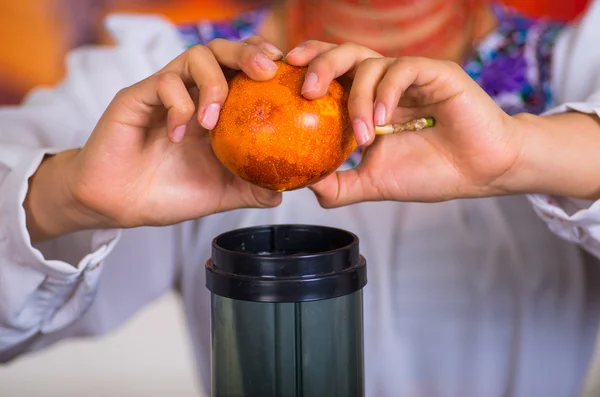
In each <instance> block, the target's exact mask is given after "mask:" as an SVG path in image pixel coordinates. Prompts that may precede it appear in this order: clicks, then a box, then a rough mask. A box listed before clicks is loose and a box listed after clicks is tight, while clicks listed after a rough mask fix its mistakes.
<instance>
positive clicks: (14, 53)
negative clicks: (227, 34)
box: [0, 0, 588, 397]
mask: <svg viewBox="0 0 600 397" xmlns="http://www.w3.org/2000/svg"><path fill="white" fill-rule="evenodd" d="M260 2H261V0H245V1H239V0H238V1H234V0H19V1H16V0H14V1H13V0H0V37H2V38H3V39H2V40H0V104H15V103H18V102H19V101H20V100H21V99H22V98H23V96H24V95H25V94H26V93H27V92H28V91H29V90H30V89H31V88H32V87H34V86H38V85H52V84H54V83H56V82H57V81H58V80H60V78H61V77H62V75H63V73H64V57H65V54H66V53H67V52H68V51H69V50H70V49H72V48H74V47H77V46H81V45H84V44H91V43H105V42H106V41H105V36H104V34H103V31H102V22H101V21H102V19H103V17H104V16H105V15H106V14H109V13H113V12H134V13H153V14H163V15H165V16H166V17H168V18H170V19H172V20H173V21H174V22H186V21H194V20H198V19H203V18H209V19H219V18H224V17H228V16H230V15H233V14H235V13H237V12H239V11H241V10H242V9H243V8H250V7H253V6H256V5H257V4H258V3H260ZM504 2H505V3H506V4H508V5H511V6H514V7H516V8H518V9H520V10H521V11H523V12H525V13H527V14H530V15H534V16H550V17H553V18H557V19H562V20H572V19H574V18H577V17H578V15H580V13H581V12H582V11H583V10H584V8H585V6H586V4H587V3H588V0H569V1H560V2H559V1H554V2H550V1H547V2H541V1H538V0H504ZM191 354H192V352H191V349H190V348H189V345H188V337H187V334H186V329H185V321H184V319H183V315H182V312H181V309H180V307H179V301H178V298H177V296H175V295H174V294H169V295H166V296H164V297H162V298H161V299H160V300H158V301H156V302H154V303H153V304H152V305H150V306H148V307H147V308H146V309H145V310H144V311H142V312H141V313H139V314H138V315H137V316H135V317H134V318H133V319H132V320H131V321H129V322H128V323H127V324H126V325H125V326H124V327H122V328H121V329H119V330H117V331H116V332H113V333H111V334H110V335H107V336H105V337H102V338H97V339H91V340H77V341H69V342H68V343H61V344H58V345H56V346H54V347H52V348H49V349H47V350H44V351H43V352H40V353H35V354H31V355H28V356H26V357H23V358H21V359H19V360H17V361H15V362H14V363H12V364H11V365H8V366H0V396H2V397H38V396H44V397H54V396H56V397H59V396H60V397H68V396H76V395H86V396H87V397H104V396H128V397H137V396H140V397H141V396H144V397H154V396H178V397H187V396H190V397H192V396H196V397H201V395H200V394H199V391H198V387H197V386H198V385H197V383H196V382H197V379H196V377H195V373H194V365H193V358H192V356H191Z"/></svg>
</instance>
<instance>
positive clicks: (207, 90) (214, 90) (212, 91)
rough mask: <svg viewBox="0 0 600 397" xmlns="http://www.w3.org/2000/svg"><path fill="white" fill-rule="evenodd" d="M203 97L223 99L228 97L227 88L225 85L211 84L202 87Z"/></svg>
mask: <svg viewBox="0 0 600 397" xmlns="http://www.w3.org/2000/svg"><path fill="white" fill-rule="evenodd" d="M201 91H202V94H201V96H203V97H205V98H206V97H208V98H211V99H221V98H223V97H225V96H226V95H227V87H226V86H225V85H223V84H217V83H214V82H213V83H210V84H206V85H203V86H202V89H201Z"/></svg>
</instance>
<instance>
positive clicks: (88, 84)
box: [0, 17, 181, 361]
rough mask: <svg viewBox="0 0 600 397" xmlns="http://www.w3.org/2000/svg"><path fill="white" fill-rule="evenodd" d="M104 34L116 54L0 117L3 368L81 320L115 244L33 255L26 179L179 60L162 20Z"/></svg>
mask: <svg viewBox="0 0 600 397" xmlns="http://www.w3.org/2000/svg"><path fill="white" fill-rule="evenodd" d="M108 25H109V26H108V27H109V29H110V30H112V33H113V35H114V36H116V39H117V41H118V42H119V44H118V45H116V46H114V47H110V48H108V47H107V48H98V47H96V48H86V49H81V50H78V51H75V52H74V53H72V54H71V55H70V56H69V58H68V67H67V70H68V72H67V77H66V78H65V80H64V81H63V82H62V83H61V84H60V85H59V86H58V87H56V88H53V89H40V90H37V91H35V92H34V93H32V94H31V95H29V96H28V98H27V99H26V100H25V101H24V103H23V104H22V105H20V106H15V107H4V108H0V361H6V360H8V359H10V358H12V357H13V356H14V354H15V353H14V351H15V350H18V351H19V352H21V351H22V349H21V348H18V349H17V347H18V346H20V345H23V344H27V343H28V341H30V340H33V339H35V338H39V337H40V335H44V334H47V333H52V332H56V331H57V330H60V329H62V328H64V327H66V326H68V325H70V324H72V323H73V322H74V321H76V320H77V319H79V318H80V317H81V316H82V315H83V314H84V312H85V311H86V309H87V308H88V307H89V305H90V304H91V302H92V300H93V298H94V293H95V291H96V288H97V285H98V280H99V275H100V273H101V269H102V267H101V263H102V261H103V260H104V259H105V258H106V257H107V255H109V254H110V252H111V250H112V248H113V247H114V245H115V244H116V243H117V240H118V236H119V231H117V230H92V231H85V232H78V233H73V234H70V235H65V236H62V237H60V238H56V239H53V240H51V241H46V242H44V243H41V244H37V245H35V246H34V245H32V243H31V241H30V238H29V233H28V231H27V229H26V223H25V211H24V209H23V201H24V198H25V196H26V193H27V188H28V179H29V177H30V176H31V175H32V174H33V173H34V172H35V171H36V169H37V167H38V166H39V164H40V163H41V161H42V160H43V158H44V157H45V156H46V155H48V154H53V153H57V152H59V151H63V150H65V149H69V148H74V147H80V146H82V145H83V144H84V143H85V141H86V140H87V138H88V136H89V134H90V133H91V131H92V129H93V128H94V126H95V124H96V121H97V120H98V118H99V117H100V115H101V114H102V112H103V110H104V109H105V108H106V106H107V105H108V103H109V102H110V100H111V99H112V98H113V96H114V94H115V93H116V92H117V91H118V90H119V89H121V88H123V87H126V86H128V85H130V84H132V83H134V82H136V81H139V80H141V79H143V78H145V77H147V76H148V75H150V74H151V73H153V72H154V71H156V70H157V69H159V68H160V67H162V66H163V65H164V64H165V63H167V62H168V61H170V60H171V59H173V58H174V57H175V56H176V55H177V54H178V53H179V52H180V51H181V45H180V43H179V41H178V38H177V36H176V35H175V33H174V30H173V29H172V28H171V27H170V26H169V25H168V24H167V23H166V22H164V21H162V20H160V19H159V18H148V17H116V18H112V19H109V21H108Z"/></svg>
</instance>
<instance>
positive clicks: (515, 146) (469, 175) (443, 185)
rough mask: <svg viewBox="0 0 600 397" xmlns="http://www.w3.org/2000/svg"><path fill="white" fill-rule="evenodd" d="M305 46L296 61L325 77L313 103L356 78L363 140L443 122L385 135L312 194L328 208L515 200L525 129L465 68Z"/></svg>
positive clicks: (353, 94)
mask: <svg viewBox="0 0 600 397" xmlns="http://www.w3.org/2000/svg"><path fill="white" fill-rule="evenodd" d="M301 48H302V49H301V50H300V51H294V52H292V53H290V54H289V55H288V56H287V58H286V60H287V62H289V63H291V64H294V65H306V64H309V63H310V65H309V67H308V72H307V76H309V75H310V74H311V73H314V74H315V75H316V76H317V77H316V78H313V82H314V81H316V82H317V84H316V85H313V86H311V87H310V88H311V89H310V90H309V91H306V92H305V94H304V95H305V96H310V97H313V98H317V97H319V96H321V95H323V93H324V92H325V90H326V89H327V86H328V85H329V83H330V82H331V80H332V79H334V78H337V77H340V76H342V77H344V78H351V79H353V82H352V86H351V90H350V94H349V103H348V111H349V115H350V119H351V120H352V125H353V127H354V132H355V134H356V138H357V140H358V141H359V142H361V143H365V144H366V145H369V144H370V143H371V142H373V139H374V137H375V133H374V131H375V126H382V125H385V124H388V123H397V122H406V121H410V120H413V119H417V118H422V117H434V118H435V120H436V124H435V126H434V127H433V128H429V129H426V130H422V131H418V132H402V133H395V134H390V135H386V136H379V137H377V139H375V141H374V143H373V144H372V145H370V146H369V147H368V149H367V150H366V152H365V154H364V157H363V159H362V161H361V164H360V165H359V166H358V167H357V168H356V169H354V170H350V171H342V172H337V173H335V174H333V175H330V176H328V177H327V178H325V179H324V180H323V181H321V182H320V183H317V184H316V185H314V186H313V187H312V189H313V190H314V191H315V193H316V194H317V196H318V198H319V200H320V202H321V204H322V205H323V206H325V207H336V206H342V205H347V204H351V203H354V202H358V201H376V200H397V201H424V202H435V201H443V200H448V199H453V198H462V197H482V196H491V195H499V194H506V193H510V186H509V184H508V183H507V182H508V181H509V179H510V177H511V176H513V175H514V173H515V172H516V171H515V170H516V169H517V168H518V166H519V159H520V153H521V149H522V146H523V138H522V135H520V134H519V131H520V129H518V128H516V121H515V120H514V119H513V118H511V117H509V116H508V115H507V114H506V113H504V112H503V111H502V110H501V109H500V108H499V107H498V106H497V105H496V104H495V102H494V101H493V100H492V99H491V98H490V97H489V96H488V95H487V94H486V93H485V92H484V91H483V90H482V89H481V88H480V87H479V86H478V85H477V84H476V83H475V82H474V81H473V80H472V79H471V78H470V77H469V76H468V75H467V74H466V73H465V72H464V71H463V70H462V69H461V68H460V67H459V66H458V65H456V64H454V63H450V62H445V61H436V60H431V59H425V58H410V57H407V58H400V59H391V58H383V57H367V56H366V54H368V53H369V50H367V49H365V48H363V47H359V46H355V45H342V46H332V45H331V44H326V43H320V42H307V43H305V44H303V45H302V47H301ZM306 81H307V82H308V77H307V80H306Z"/></svg>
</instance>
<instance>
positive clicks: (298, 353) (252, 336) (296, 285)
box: [206, 225, 367, 397]
mask: <svg viewBox="0 0 600 397" xmlns="http://www.w3.org/2000/svg"><path fill="white" fill-rule="evenodd" d="M206 277H207V278H206V283H207V287H208V288H209V290H210V291H211V292H212V296H211V305H212V306H211V321H212V323H211V324H212V336H211V338H212V354H211V360H212V363H211V364H212V366H211V372H212V373H211V377H212V381H211V394H212V396H213V397H317V396H318V397H320V396H323V397H335V396H339V397H355V396H356V397H362V396H364V357H363V301H362V300H363V297H362V288H363V287H364V286H365V285H366V281H367V280H366V261H365V259H364V258H363V257H362V256H361V255H360V253H359V249H358V238H357V237H356V236H355V235H353V234H352V233H349V232H346V231H343V230H340V229H334V228H328V227H321V226H307V225H273V226H260V227H254V228H247V229H239V230H234V231H232V232H228V233H225V234H223V235H221V236H218V237H217V238H215V239H214V241H213V252H212V257H211V259H210V260H209V261H208V262H207V264H206Z"/></svg>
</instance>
